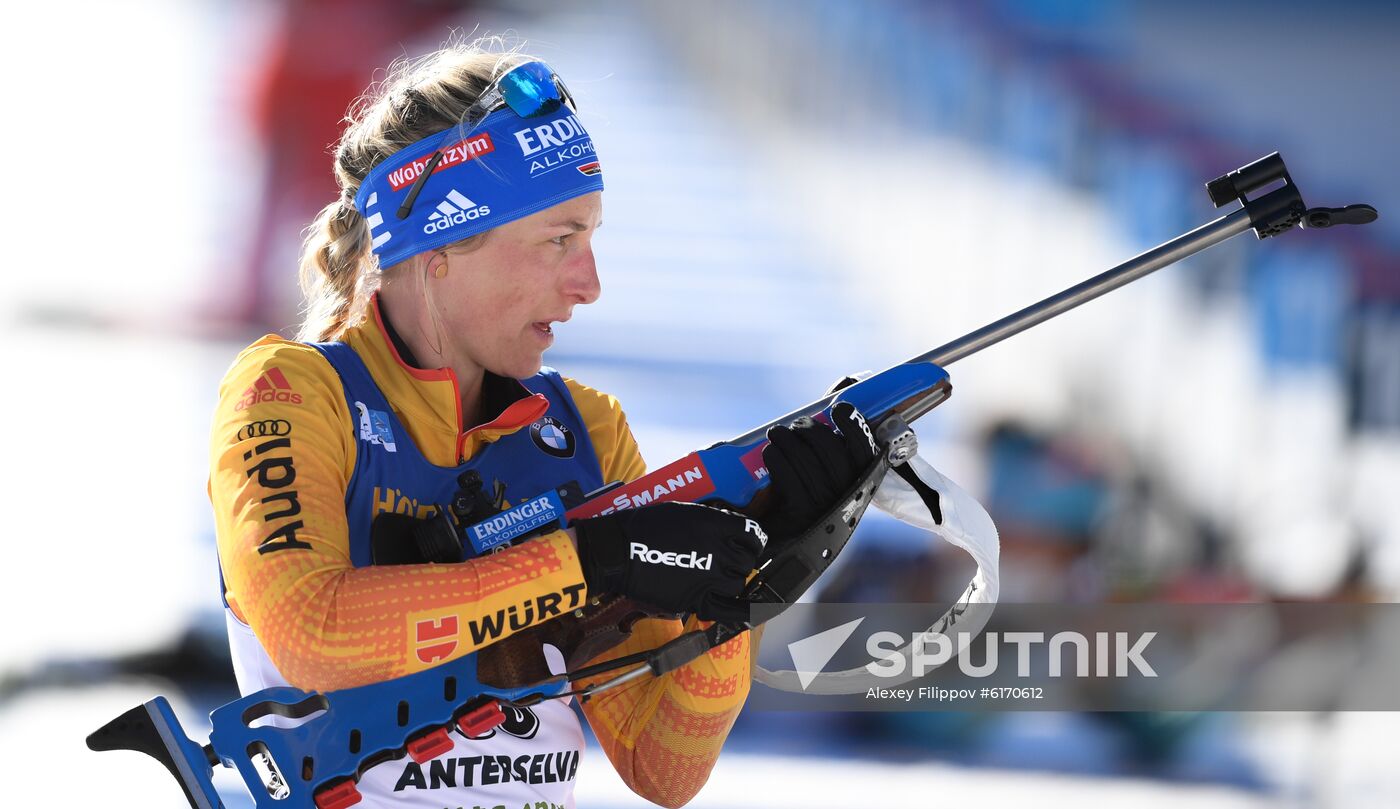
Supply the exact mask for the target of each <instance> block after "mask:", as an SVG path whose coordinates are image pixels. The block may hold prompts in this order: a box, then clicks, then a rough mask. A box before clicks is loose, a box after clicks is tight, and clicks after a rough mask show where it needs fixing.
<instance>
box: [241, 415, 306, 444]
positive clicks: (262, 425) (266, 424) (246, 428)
mask: <svg viewBox="0 0 1400 809" xmlns="http://www.w3.org/2000/svg"><path fill="white" fill-rule="evenodd" d="M291 434H292V423H291V422H290V421H287V420H286V419H263V420H262V421H254V422H250V423H248V424H245V425H243V426H242V427H239V428H238V436H237V438H236V439H235V440H237V441H247V440H248V439H249V438H267V437H269V436H278V435H291Z"/></svg>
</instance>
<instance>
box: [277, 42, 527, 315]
mask: <svg viewBox="0 0 1400 809" xmlns="http://www.w3.org/2000/svg"><path fill="white" fill-rule="evenodd" d="M530 58H531V57H528V56H525V55H524V54H522V53H521V52H520V48H519V46H518V45H508V44H507V43H506V41H505V40H504V39H502V38H501V37H496V36H487V37H481V38H478V39H476V40H473V41H472V42H469V43H468V42H464V41H462V40H461V39H460V38H457V39H456V40H455V41H452V42H448V43H447V44H446V45H444V46H443V47H442V48H441V49H439V50H437V51H434V52H433V53H431V54H428V55H427V56H423V57H420V58H418V59H411V60H409V59H400V60H395V62H394V63H393V64H392V65H390V66H389V70H388V74H387V76H386V77H385V79H384V80H383V81H382V82H378V83H376V84H374V85H371V86H370V88H369V89H368V90H367V91H366V92H365V94H364V95H363V96H361V97H360V98H359V99H357V100H356V101H355V103H354V104H353V105H351V107H350V111H349V112H348V113H347V114H346V116H345V132H344V134H343V135H342V136H341V138H340V142H339V143H337V144H336V148H335V179H336V183H337V184H338V185H339V186H340V196H339V197H338V198H336V200H335V201H334V202H332V203H331V204H329V205H327V206H326V207H325V208H323V209H322V210H321V212H320V213H319V214H317V215H316V218H315V219H314V220H312V222H311V225H310V226H309V227H308V228H307V229H306V231H305V240H304V241H303V243H302V250H301V268H300V281H301V290H302V294H303V295H304V296H305V298H306V301H305V305H304V307H303V315H304V316H303V320H302V324H301V329H300V330H299V332H298V333H297V339H298V340H306V341H314V340H335V339H338V338H339V337H340V336H341V335H343V334H344V333H345V330H346V329H347V328H349V327H350V326H353V325H355V324H356V323H359V322H360V321H361V320H363V319H364V317H365V315H366V313H367V310H368V306H369V299H370V297H371V296H372V295H373V294H374V292H375V290H377V289H378V288H379V280H380V279H379V276H380V273H379V272H378V270H379V269H380V267H379V260H378V259H377V258H376V257H375V256H374V254H373V253H372V252H371V250H370V233H369V225H368V224H367V223H366V222H365V219H364V217H363V216H361V215H360V212H359V211H358V210H356V208H355V194H356V193H357V192H358V191H359V190H360V183H362V182H364V179H365V177H366V176H368V174H369V172H370V170H371V169H373V168H374V167H375V166H376V165H378V164H379V163H380V162H381V161H383V160H384V159H385V158H387V157H389V156H390V155H392V154H394V153H395V152H397V151H399V150H400V149H402V148H404V147H405V146H408V145H409V144H411V143H415V142H417V141H420V140H422V139H423V138H426V137H427V136H429V135H431V134H433V133H435V132H442V131H444V130H446V129H448V128H449V127H452V126H455V125H457V124H459V123H461V122H462V117H463V116H464V115H465V114H466V112H467V110H468V108H470V107H471V105H472V104H473V103H474V102H475V101H476V100H477V99H478V98H480V97H481V94H482V93H483V92H485V91H486V88H487V86H489V85H490V83H491V81H492V80H494V79H495V78H496V77H497V76H499V75H500V74H501V73H503V72H504V71H506V70H508V69H509V68H511V67H513V66H514V65H516V64H519V63H520V62H523V61H528V60H529V59H530ZM485 236H486V234H484V233H482V234H478V235H476V236H473V237H470V238H469V239H467V240H465V242H462V243H459V244H463V243H466V242H471V241H473V240H480V239H482V238H484V237H485ZM385 269H388V268H385Z"/></svg>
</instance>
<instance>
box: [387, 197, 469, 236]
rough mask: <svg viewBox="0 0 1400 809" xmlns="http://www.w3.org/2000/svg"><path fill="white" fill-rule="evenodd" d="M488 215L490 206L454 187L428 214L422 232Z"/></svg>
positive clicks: (441, 228)
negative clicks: (475, 200) (478, 203)
mask: <svg viewBox="0 0 1400 809" xmlns="http://www.w3.org/2000/svg"><path fill="white" fill-rule="evenodd" d="M377 215H378V214H376V216H377ZM490 215H491V207H490V206H489V205H477V204H476V203H475V202H472V201H471V200H470V199H467V198H466V197H465V196H463V195H462V194H461V192H459V191H458V190H457V189H455V188H454V189H452V190H451V191H448V192H447V199H445V200H443V201H442V202H439V203H438V206H437V210H435V211H433V212H432V213H431V214H429V215H428V223H427V224H426V225H424V226H423V232H424V233H427V234H433V233H437V232H438V231H439V230H446V229H447V228H450V227H454V226H456V225H461V224H464V223H466V222H468V221H470V220H472V219H478V218H480V217H483V216H490Z"/></svg>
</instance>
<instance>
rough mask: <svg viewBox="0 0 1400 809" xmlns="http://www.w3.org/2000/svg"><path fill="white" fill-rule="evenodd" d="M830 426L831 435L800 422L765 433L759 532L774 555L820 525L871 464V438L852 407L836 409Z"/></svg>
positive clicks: (808, 421)
mask: <svg viewBox="0 0 1400 809" xmlns="http://www.w3.org/2000/svg"><path fill="white" fill-rule="evenodd" d="M831 421H832V423H833V424H834V425H836V429H835V430H833V429H832V428H831V427H828V426H827V425H825V424H822V423H821V422H819V421H815V420H813V419H811V418H808V417H806V416H803V417H802V418H799V419H796V420H795V421H793V422H792V424H791V425H779V426H776V427H770V428H769V429H768V446H767V447H765V448H764V450H763V464H764V466H766V467H768V475H769V482H770V485H771V486H772V487H773V505H772V507H771V508H770V509H769V512H768V515H767V516H766V517H765V518H764V520H763V527H764V529H765V530H767V531H768V534H769V536H771V537H772V538H773V546H774V547H773V548H772V550H774V551H776V550H777V548H778V547H779V546H780V545H781V544H782V542H783V541H784V540H787V539H790V538H792V537H795V536H797V535H799V534H801V533H802V532H803V531H805V530H807V529H808V528H810V527H811V526H812V525H813V524H814V523H816V522H817V520H819V519H821V518H822V517H823V516H824V515H825V514H826V513H827V512H828V511H830V510H831V509H832V508H833V507H834V506H835V505H836V503H837V501H838V500H839V499H840V498H841V496H842V495H844V494H845V493H846V492H847V491H848V490H849V489H850V488H851V487H852V486H854V485H855V484H856V481H857V480H859V479H860V477H861V476H862V475H864V474H865V473H866V471H867V470H869V469H870V465H871V464H873V463H874V462H875V458H876V454H877V452H878V449H877V448H876V446H875V437H874V435H873V434H872V433H871V432H870V427H869V426H868V425H867V424H866V423H865V418H864V417H862V416H861V415H860V412H859V411H857V410H856V408H855V406H854V405H852V404H850V403H849V402H840V403H838V404H837V405H836V406H835V407H833V408H831Z"/></svg>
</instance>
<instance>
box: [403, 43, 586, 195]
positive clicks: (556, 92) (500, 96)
mask: <svg viewBox="0 0 1400 809" xmlns="http://www.w3.org/2000/svg"><path fill="white" fill-rule="evenodd" d="M560 106H565V107H568V108H569V109H570V110H571V111H577V110H576V108H575V107H574V97H573V96H572V95H570V94H569V88H568V87H565V86H564V80H563V79H561V78H559V75H558V74H557V73H555V72H554V71H553V70H551V69H550V67H549V65H546V64H545V63H544V62H525V63H523V64H519V65H516V66H515V67H513V68H511V69H510V70H507V71H506V72H505V73H503V74H501V76H500V77H499V78H497V79H496V80H495V81H493V82H491V84H490V86H488V87H487V88H486V90H485V91H484V92H483V93H482V94H481V97H480V98H478V99H477V100H476V102H475V103H473V104H472V105H471V106H470V107H468V108H467V111H466V112H465V113H464V114H463V115H462V123H461V125H460V126H454V127H452V128H451V129H449V130H447V131H446V132H444V133H443V140H444V141H445V140H447V139H448V138H449V137H450V136H451V134H452V133H453V132H456V131H458V130H459V129H462V128H470V127H474V126H476V125H477V124H478V123H479V122H481V121H482V120H484V119H485V118H486V117H487V116H489V115H490V114H491V113H493V112H495V111H497V110H499V109H501V108H503V107H509V108H510V110H511V112H514V113H515V114H516V115H519V116H520V117H521V118H538V117H540V116H542V115H549V114H551V113H553V112H554V111H556V110H558V109H559V107H560ZM442 157H443V152H442V148H441V147H439V148H438V149H437V150H436V151H434V152H433V156H432V157H430V158H429V159H428V162H427V164H426V165H424V166H423V173H422V174H419V175H418V179H417V180H416V181H414V183H413V187H412V188H410V189H409V191H408V196H406V197H404V200H403V204H402V205H400V206H399V210H398V218H400V219H407V218H408V215H409V213H410V212H412V211H413V203H414V202H415V201H416V200H417V199H418V194H419V192H421V191H422V190H423V186H424V184H425V183H427V181H428V177H429V176H430V175H431V174H432V173H433V170H434V169H436V168H437V165H438V163H439V162H441V161H442Z"/></svg>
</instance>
